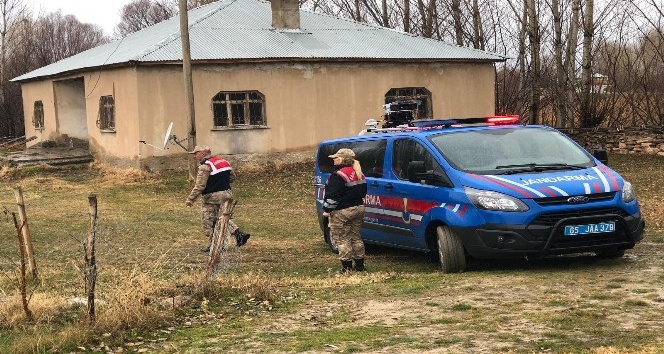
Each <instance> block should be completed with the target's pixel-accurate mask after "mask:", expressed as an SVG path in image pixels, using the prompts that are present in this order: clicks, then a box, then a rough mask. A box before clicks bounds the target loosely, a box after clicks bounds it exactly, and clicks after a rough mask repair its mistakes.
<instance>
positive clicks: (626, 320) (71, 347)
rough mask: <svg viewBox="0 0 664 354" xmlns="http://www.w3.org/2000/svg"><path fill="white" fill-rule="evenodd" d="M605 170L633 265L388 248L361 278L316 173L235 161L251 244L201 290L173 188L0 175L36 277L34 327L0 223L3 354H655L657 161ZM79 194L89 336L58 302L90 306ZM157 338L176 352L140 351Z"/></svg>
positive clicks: (45, 173)
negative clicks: (18, 206) (459, 265)
mask: <svg viewBox="0 0 664 354" xmlns="http://www.w3.org/2000/svg"><path fill="white" fill-rule="evenodd" d="M610 162H611V166H612V167H613V168H614V169H616V170H617V171H619V172H620V173H621V174H622V175H623V176H625V177H626V178H627V179H628V180H630V181H631V182H632V183H633V184H634V185H635V186H636V188H637V192H638V195H639V200H640V202H641V205H642V209H643V213H644V215H645V216H646V219H647V222H648V233H647V235H646V241H645V242H646V244H642V245H640V246H639V247H637V248H636V249H635V250H633V251H632V252H630V253H629V256H630V257H629V258H625V259H624V260H618V261H614V262H607V261H603V262H604V263H597V262H596V261H593V260H592V259H589V258H583V257H577V258H571V257H570V258H560V259H553V260H543V261H539V262H530V263H522V262H512V263H510V262H505V263H501V262H495V263H493V262H487V263H479V264H478V263H475V264H474V265H473V267H474V268H472V269H471V271H470V272H468V273H464V274H455V275H445V276H443V275H441V274H439V273H438V272H437V269H436V265H435V264H431V263H428V262H427V261H426V260H425V259H424V257H423V256H422V255H421V254H419V253H413V252H407V251H397V250H389V249H383V248H378V249H376V248H374V249H370V250H369V253H368V266H369V270H370V271H369V272H368V273H367V274H362V275H352V276H338V275H336V274H335V272H336V268H337V261H336V259H335V257H334V255H332V254H331V253H329V251H327V249H326V246H325V245H324V244H323V243H322V237H321V234H320V230H319V229H318V225H317V224H316V218H315V213H314V209H313V205H314V202H313V197H312V190H313V188H312V184H311V175H312V165H311V164H310V163H304V164H285V165H279V166H277V165H276V164H268V165H263V168H265V166H268V167H269V169H268V170H267V172H266V171H265V170H262V169H261V168H260V166H259V165H255V166H253V165H251V164H249V163H245V164H244V165H243V166H242V168H240V169H238V180H237V182H236V183H235V185H234V193H235V194H236V197H237V198H238V199H239V201H240V203H239V204H238V206H237V207H236V221H237V222H238V224H239V225H240V226H241V227H242V228H243V229H246V230H248V231H250V232H251V233H252V238H251V239H250V241H249V244H248V245H247V246H246V248H245V249H243V251H242V252H243V259H242V263H241V265H240V267H238V269H233V270H231V271H230V272H228V273H226V274H221V275H220V276H218V277H217V278H215V279H214V280H212V281H207V282H205V281H203V280H202V279H204V277H203V274H204V266H205V263H206V261H207V258H206V256H205V255H202V254H200V253H198V252H197V250H198V248H200V247H201V246H202V245H203V243H204V239H203V237H202V236H201V234H200V226H199V214H198V213H199V211H198V209H189V208H185V207H184V205H183V204H184V198H185V197H186V195H187V193H188V191H189V188H190V185H189V184H188V183H187V182H186V176H185V175H184V174H182V175H155V174H150V173H145V172H142V171H136V170H117V169H114V168H112V167H110V166H105V165H100V164H95V165H92V166H90V167H84V168H73V169H63V168H48V167H34V168H29V169H22V170H8V171H2V172H1V173H4V175H3V178H2V179H1V180H0V187H1V188H0V190H1V191H2V193H0V206H4V207H6V208H8V209H13V208H14V205H13V194H12V192H11V188H12V187H13V186H14V185H17V184H19V185H21V186H22V188H23V189H24V191H25V196H26V204H27V208H28V213H29V216H30V228H31V231H32V232H33V234H34V242H35V248H36V251H37V256H38V259H37V260H38V267H39V269H40V280H39V282H33V283H30V284H29V291H30V293H31V294H32V298H31V300H30V309H31V310H32V312H33V313H34V315H35V320H34V322H32V323H28V322H26V321H25V317H24V316H23V313H22V310H21V307H20V302H19V301H18V296H17V290H16V289H17V281H16V269H17V268H16V266H17V265H16V244H15V241H14V240H15V237H16V236H15V235H16V233H15V230H14V229H13V225H12V224H10V223H9V222H4V223H0V234H3V235H5V237H3V238H0V329H2V332H3V333H0V352H16V353H28V352H49V351H50V352H76V351H82V350H81V349H77V348H78V347H79V346H80V347H84V348H85V350H88V351H89V350H98V351H107V349H106V347H105V346H108V347H110V348H111V350H116V351H117V350H119V348H124V351H125V352H127V351H134V350H138V349H139V348H138V347H131V349H129V348H128V347H127V346H126V345H127V343H130V342H132V343H138V342H144V344H142V345H143V347H141V348H142V349H146V350H148V351H154V352H178V351H180V352H186V351H189V352H207V351H213V352H214V351H222V350H223V351H227V352H255V353H264V352H272V351H275V350H274V349H275V348H284V349H283V351H286V352H288V351H290V352H320V351H329V350H331V349H330V348H331V347H326V346H325V344H326V343H334V345H335V346H336V347H338V348H339V349H338V350H337V351H338V352H353V351H355V352H358V351H359V352H372V353H374V352H375V353H393V352H403V353H426V352H431V353H438V352H440V351H441V350H443V351H445V350H447V352H450V353H454V352H464V353H465V352H468V353H472V352H477V351H478V350H479V351H481V350H483V349H486V350H487V351H485V352H489V351H502V352H515V353H517V352H524V353H526V352H528V353H529V352H534V351H547V352H560V353H566V352H570V353H597V354H613V353H633V354H637V353H639V354H646V353H657V352H662V351H663V350H664V348H663V347H662V344H661V343H660V342H659V341H658V340H657V339H656V338H661V337H664V324H663V323H664V322H663V321H661V320H660V319H658V317H657V316H655V315H653V311H654V312H657V311H661V309H662V308H661V303H660V302H658V301H659V300H658V299H660V298H664V288H662V286H661V280H662V276H661V275H660V274H661V269H662V268H664V264H662V261H661V259H659V258H657V257H658V256H656V255H657V254H660V255H661V254H664V252H660V251H658V250H660V249H661V248H662V247H660V246H659V245H658V244H661V243H664V235H663V233H662V230H664V213H661V211H660V210H661V207H662V206H663V205H662V204H661V203H662V202H661V201H662V200H664V197H663V196H664V187H663V186H661V185H660V184H661V183H660V182H659V181H660V180H661V177H659V176H661V175H662V172H664V159H662V158H658V157H648V156H645V157H642V156H620V155H618V156H614V155H612V156H611V161H610ZM90 193H94V194H96V195H97V196H98V198H99V206H100V215H101V221H100V230H99V235H98V244H97V261H98V263H99V281H98V286H97V299H99V300H100V301H99V303H98V304H97V305H98V307H97V321H96V323H95V324H94V325H90V324H89V323H88V322H87V317H86V312H85V306H83V307H81V306H78V307H76V306H71V305H70V304H69V302H70V300H71V299H72V298H74V297H84V296H85V289H84V287H83V281H82V278H81V274H80V271H78V270H77V267H73V266H72V264H78V269H80V267H81V266H80V259H81V258H82V247H81V243H82V240H83V239H84V238H85V235H86V233H87V225H88V216H87V196H88V195H89V194H90ZM657 252H660V253H657ZM552 284H555V285H552ZM524 294H527V296H524ZM626 299H630V301H627V300H626ZM460 308H463V309H465V310H463V311H461V310H459V309H460ZM659 317H661V316H659ZM569 323H574V324H575V326H576V328H573V329H572V328H571V327H570V326H569V325H568V324H569ZM632 328H634V329H632ZM660 334H661V335H660ZM160 337H167V338H168V343H169V345H170V348H177V349H165V348H164V346H160V345H157V344H150V343H151V342H149V341H147V340H142V339H140V338H152V339H153V340H155V341H156V340H157V339H156V338H160ZM348 338H352V340H351V341H352V342H353V343H350V342H347V341H348ZM158 343H161V342H158ZM312 343H313V344H312ZM349 343H350V344H349ZM632 343H634V344H632ZM574 346H578V348H579V350H572V349H570V348H574ZM222 348H223V349H222ZM540 348H544V349H540Z"/></svg>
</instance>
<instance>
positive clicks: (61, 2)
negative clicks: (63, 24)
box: [26, 0, 131, 36]
mask: <svg viewBox="0 0 664 354" xmlns="http://www.w3.org/2000/svg"><path fill="white" fill-rule="evenodd" d="M130 1H131V0H28V1H26V4H28V6H31V7H32V10H33V12H34V13H35V16H36V14H38V13H39V12H40V11H42V12H55V11H58V9H60V10H62V14H63V15H74V16H76V18H77V19H78V20H79V21H80V22H83V23H92V24H95V25H99V26H101V27H102V28H103V29H104V31H105V32H106V34H107V35H109V36H111V35H112V34H113V29H114V28H115V26H117V24H118V23H120V9H122V6H123V5H125V4H127V3H129V2H130Z"/></svg>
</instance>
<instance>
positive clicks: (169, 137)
mask: <svg viewBox="0 0 664 354" xmlns="http://www.w3.org/2000/svg"><path fill="white" fill-rule="evenodd" d="M172 130H173V122H171V124H169V125H168V129H166V136H164V143H163V144H162V146H161V147H160V146H156V145H152V144H150V143H148V142H146V141H145V140H139V141H138V142H139V143H141V144H145V145H149V146H152V147H153V148H155V149H159V150H166V149H168V148H167V147H166V145H168V142H169V141H170V140H171V139H173V140H174V141H175V142H176V143H177V142H178V141H177V140H176V139H175V135H173V136H171V131H172ZM178 145H180V144H178ZM180 146H182V145H180Z"/></svg>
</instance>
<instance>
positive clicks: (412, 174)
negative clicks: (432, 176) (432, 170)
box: [406, 161, 427, 183]
mask: <svg viewBox="0 0 664 354" xmlns="http://www.w3.org/2000/svg"><path fill="white" fill-rule="evenodd" d="M426 172H427V170H426V168H425V167H424V161H411V162H409V163H408V170H406V175H407V176H408V180H409V181H411V182H413V183H420V181H421V180H422V177H421V176H418V175H420V174H422V173H426Z"/></svg>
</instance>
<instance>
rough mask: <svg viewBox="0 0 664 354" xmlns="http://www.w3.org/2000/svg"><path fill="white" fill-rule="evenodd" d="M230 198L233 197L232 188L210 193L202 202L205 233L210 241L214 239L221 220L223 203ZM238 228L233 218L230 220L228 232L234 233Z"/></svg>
mask: <svg viewBox="0 0 664 354" xmlns="http://www.w3.org/2000/svg"><path fill="white" fill-rule="evenodd" d="M228 199H233V193H232V192H231V191H230V190H226V191H221V192H214V193H210V194H207V195H205V196H204V197H203V203H202V204H201V220H202V221H203V234H204V235H205V237H207V238H208V240H210V241H212V235H213V234H214V227H215V226H216V225H217V222H218V221H219V210H220V209H221V206H222V204H223V203H224V202H225V201H226V200H228ZM237 229H238V227H237V225H235V223H234V222H233V220H232V219H231V220H228V232H230V233H233V232H235V230H237Z"/></svg>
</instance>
